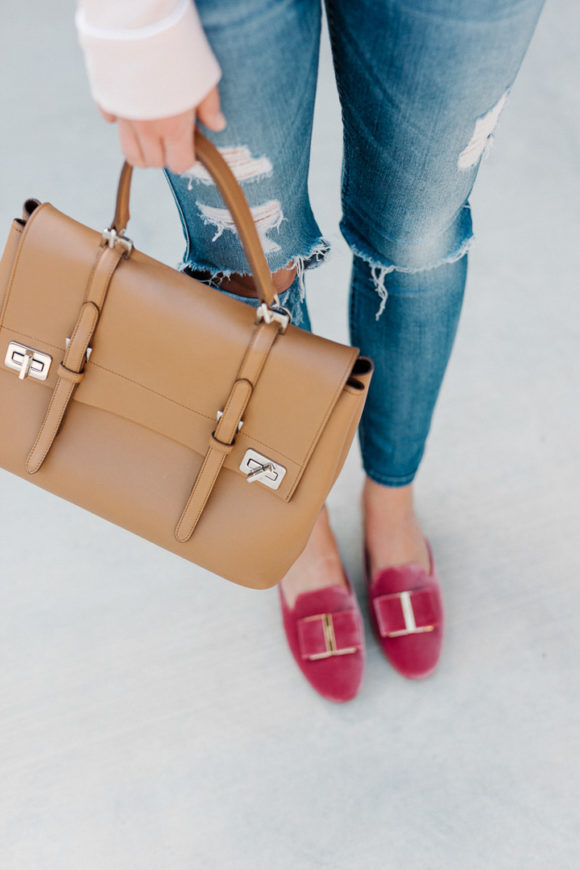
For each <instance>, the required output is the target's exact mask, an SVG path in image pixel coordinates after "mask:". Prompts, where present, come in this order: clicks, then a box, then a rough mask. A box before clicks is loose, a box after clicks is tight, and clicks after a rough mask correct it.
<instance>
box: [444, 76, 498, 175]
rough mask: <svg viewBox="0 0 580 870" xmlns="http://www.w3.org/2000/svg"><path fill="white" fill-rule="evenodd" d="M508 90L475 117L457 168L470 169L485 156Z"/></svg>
mask: <svg viewBox="0 0 580 870" xmlns="http://www.w3.org/2000/svg"><path fill="white" fill-rule="evenodd" d="M508 93H509V91H504V93H503V94H502V95H501V97H500V98H499V100H498V101H497V103H496V104H495V106H492V108H491V109H490V110H489V111H488V112H485V113H484V114H483V115H480V116H479V118H476V119H475V126H474V128H473V134H472V136H471V139H470V140H469V142H468V143H467V145H466V146H465V148H464V149H463V151H462V152H461V154H460V155H459V158H458V160H457V168H458V169H471V168H472V167H473V166H475V165H476V164H477V162H478V161H479V159H480V158H485V157H486V156H487V155H488V153H489V149H490V148H491V146H492V144H493V138H494V131H495V128H496V125H497V122H498V120H499V116H500V115H501V112H502V109H503V107H504V106H505V104H506V100H507V98H508Z"/></svg>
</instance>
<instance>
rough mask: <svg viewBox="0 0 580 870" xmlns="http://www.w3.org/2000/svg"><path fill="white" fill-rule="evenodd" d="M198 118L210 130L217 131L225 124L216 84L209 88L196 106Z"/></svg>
mask: <svg viewBox="0 0 580 870" xmlns="http://www.w3.org/2000/svg"><path fill="white" fill-rule="evenodd" d="M197 115H198V118H199V120H200V121H201V122H202V123H203V124H205V126H206V127H208V128H209V129H210V130H215V131H216V132H218V133H219V131H220V130H223V129H224V128H225V126H226V119H225V117H224V116H223V114H222V112H221V109H220V95H219V91H218V88H217V85H216V86H215V87H214V88H212V89H211V91H210V92H209V94H208V95H207V96H206V97H204V99H203V100H202V101H201V103H200V104H199V106H198V107H197Z"/></svg>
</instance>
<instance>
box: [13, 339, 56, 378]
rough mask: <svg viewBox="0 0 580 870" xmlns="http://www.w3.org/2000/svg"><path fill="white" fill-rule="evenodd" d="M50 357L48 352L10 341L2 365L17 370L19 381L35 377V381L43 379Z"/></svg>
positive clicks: (48, 367) (45, 375)
mask: <svg viewBox="0 0 580 870" xmlns="http://www.w3.org/2000/svg"><path fill="white" fill-rule="evenodd" d="M51 362H52V357H51V356H50V354H48V353H43V352H42V351H40V350H35V349H34V348H33V347H27V346H26V345H25V344H19V343H18V342H17V341H11V342H10V344H9V345H8V350H7V351H6V358H5V360H4V365H5V366H6V368H9V369H12V371H15V372H18V377H19V379H20V380H21V381H23V380H24V378H35V380H37V381H45V380H46V379H47V377H48V370H49V369H50V364H51Z"/></svg>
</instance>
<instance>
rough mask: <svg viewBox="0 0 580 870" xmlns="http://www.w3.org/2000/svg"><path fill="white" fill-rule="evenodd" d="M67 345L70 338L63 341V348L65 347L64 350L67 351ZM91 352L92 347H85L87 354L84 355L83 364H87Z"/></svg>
mask: <svg viewBox="0 0 580 870" xmlns="http://www.w3.org/2000/svg"><path fill="white" fill-rule="evenodd" d="M69 344H70V338H65V340H64V346H65V349H66V350H68V346H69ZM92 352H93V349H92V347H87V352H86V354H85V362H88V361H89V359H90V356H91V354H92Z"/></svg>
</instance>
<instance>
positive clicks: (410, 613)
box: [365, 539, 444, 680]
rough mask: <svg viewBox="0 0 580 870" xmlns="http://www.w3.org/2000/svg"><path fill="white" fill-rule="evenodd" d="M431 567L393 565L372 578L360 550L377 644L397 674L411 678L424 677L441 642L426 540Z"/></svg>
mask: <svg viewBox="0 0 580 870" xmlns="http://www.w3.org/2000/svg"><path fill="white" fill-rule="evenodd" d="M426 544H427V549H428V551H429V560H430V571H429V573H427V572H426V571H425V569H424V568H423V567H422V566H421V565H420V564H419V563H416V562H411V563H408V564H403V565H394V566H391V567H388V568H385V569H383V570H382V571H379V572H378V573H377V574H376V576H375V577H374V578H373V579H372V582H371V578H370V577H369V574H368V554H366V555H365V565H366V577H367V590H368V603H369V612H370V617H371V622H372V625H373V629H374V632H375V635H376V637H377V639H378V641H379V643H380V645H381V649H382V651H383V653H384V655H385V656H386V658H387V660H388V661H389V662H390V664H391V665H392V666H393V668H395V670H396V671H398V673H400V674H401V675H402V676H404V677H406V678H407V679H410V680H420V679H423V678H424V677H428V676H429V675H430V674H432V673H433V671H434V670H435V668H436V667H437V663H438V661H439V658H440V655H441V648H442V645H443V629H444V619H443V601H442V597H441V588H440V583H439V578H438V576H437V572H436V569H435V565H434V562H433V554H432V551H431V546H430V543H429V541H427V539H426Z"/></svg>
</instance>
